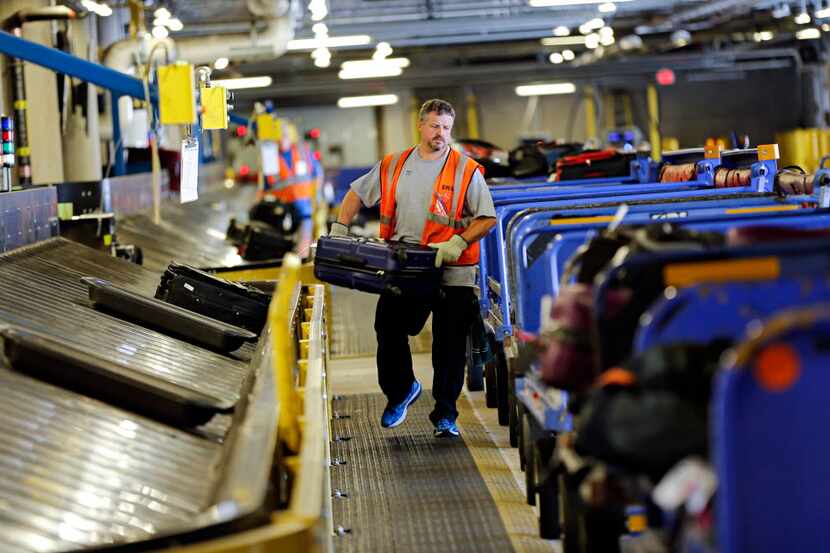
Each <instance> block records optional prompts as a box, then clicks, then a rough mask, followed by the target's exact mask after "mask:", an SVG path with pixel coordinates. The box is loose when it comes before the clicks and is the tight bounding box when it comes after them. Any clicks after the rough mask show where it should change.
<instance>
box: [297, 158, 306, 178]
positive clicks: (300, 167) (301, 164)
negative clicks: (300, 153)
mask: <svg viewBox="0 0 830 553" xmlns="http://www.w3.org/2000/svg"><path fill="white" fill-rule="evenodd" d="M294 173H295V174H297V175H299V176H301V177H304V176H306V175H307V174H308V163H306V162H305V161H303V160H302V159H301V160H298V161H297V166H296V167H295V168H294Z"/></svg>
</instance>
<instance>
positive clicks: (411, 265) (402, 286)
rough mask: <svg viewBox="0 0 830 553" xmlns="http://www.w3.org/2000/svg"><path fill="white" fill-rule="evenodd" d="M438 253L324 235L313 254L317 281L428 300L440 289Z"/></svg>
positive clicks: (388, 243)
mask: <svg viewBox="0 0 830 553" xmlns="http://www.w3.org/2000/svg"><path fill="white" fill-rule="evenodd" d="M435 255H436V251H435V250H434V249H432V248H429V247H427V246H421V245H419V244H404V243H403V242H384V241H381V240H375V239H368V238H354V237H346V236H322V237H320V239H319V240H318V241H317V250H316V252H315V255H314V276H315V277H316V278H317V279H318V280H322V281H323V282H328V283H329V284H336V285H338V286H344V287H346V288H353V289H355V290H360V291H362V292H369V293H372V294H380V293H383V292H391V293H393V294H397V295H400V294H406V295H415V296H424V297H428V296H431V295H433V294H435V293H436V292H437V290H438V289H439V287H440V286H441V276H442V273H443V270H442V269H439V268H436V267H435Z"/></svg>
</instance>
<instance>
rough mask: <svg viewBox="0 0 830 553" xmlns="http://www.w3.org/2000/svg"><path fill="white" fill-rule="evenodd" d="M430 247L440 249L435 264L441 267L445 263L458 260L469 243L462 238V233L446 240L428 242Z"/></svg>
mask: <svg viewBox="0 0 830 553" xmlns="http://www.w3.org/2000/svg"><path fill="white" fill-rule="evenodd" d="M427 246H429V247H430V248H433V249H436V250H438V255H436V256H435V266H436V267H440V266H441V265H443V264H444V263H454V262H456V261H458V258H459V257H461V254H462V253H464V250H466V249H467V247H468V246H469V244H467V241H466V240H464V239H463V238H461V235H459V234H456V235H455V236H453V237H452V238H450V239H449V240H447V241H446V242H435V243H430V244H427Z"/></svg>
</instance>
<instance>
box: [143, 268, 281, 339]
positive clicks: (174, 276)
mask: <svg viewBox="0 0 830 553" xmlns="http://www.w3.org/2000/svg"><path fill="white" fill-rule="evenodd" d="M156 298H158V299H160V300H163V301H166V302H168V303H172V304H173V305H178V306H179V307H183V308H184V309H189V310H190V311H195V312H196V313H200V314H202V315H205V316H207V317H210V318H211V319H216V320H219V321H222V322H225V323H228V324H230V325H234V326H238V327H241V328H244V329H247V330H250V331H251V332H254V333H256V334H259V333H260V332H261V331H262V327H263V326H265V321H266V319H267V318H268V304H269V303H270V301H271V296H269V295H268V294H266V293H265V292H262V291H261V290H258V289H256V288H253V287H250V286H245V285H243V284H239V283H237V282H231V281H229V280H224V279H221V278H217V277H215V276H213V275H210V274H208V273H206V272H204V271H200V270H199V269H196V268H194V267H190V266H188V265H178V264H176V263H171V264H170V266H169V267H168V268H167V270H166V271H165V272H164V274H163V275H162V276H161V282H159V285H158V288H157V289H156Z"/></svg>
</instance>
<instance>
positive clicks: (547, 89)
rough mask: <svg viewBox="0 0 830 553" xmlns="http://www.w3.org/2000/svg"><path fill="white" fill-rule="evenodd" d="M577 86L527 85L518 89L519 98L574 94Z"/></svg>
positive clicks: (565, 84)
mask: <svg viewBox="0 0 830 553" xmlns="http://www.w3.org/2000/svg"><path fill="white" fill-rule="evenodd" d="M574 92H576V85H574V84H573V83H548V84H527V85H521V86H517V87H516V94H517V95H519V96H546V95H548V94H573V93H574Z"/></svg>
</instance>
